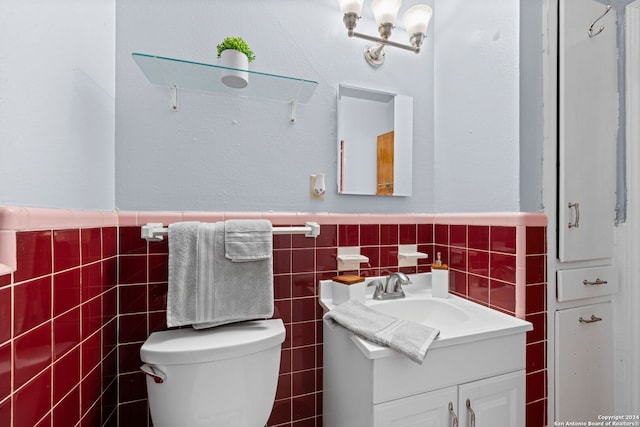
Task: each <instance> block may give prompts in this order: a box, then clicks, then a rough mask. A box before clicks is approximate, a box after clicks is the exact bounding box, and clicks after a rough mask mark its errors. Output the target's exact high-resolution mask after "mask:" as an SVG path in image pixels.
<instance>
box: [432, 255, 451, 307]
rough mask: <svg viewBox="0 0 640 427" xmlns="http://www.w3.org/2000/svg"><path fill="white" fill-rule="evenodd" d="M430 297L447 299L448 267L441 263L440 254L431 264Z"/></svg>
mask: <svg viewBox="0 0 640 427" xmlns="http://www.w3.org/2000/svg"><path fill="white" fill-rule="evenodd" d="M431 295H432V296H434V297H436V298H449V267H447V264H443V263H442V258H441V254H440V252H438V253H437V254H436V261H435V262H434V263H433V264H431Z"/></svg>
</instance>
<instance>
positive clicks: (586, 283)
mask: <svg viewBox="0 0 640 427" xmlns="http://www.w3.org/2000/svg"><path fill="white" fill-rule="evenodd" d="M607 283H609V282H607V281H606V280H600V279H599V278H598V279H596V280H595V281H592V280H587V279H584V280H583V281H582V284H583V285H585V286H586V285H606V284H607Z"/></svg>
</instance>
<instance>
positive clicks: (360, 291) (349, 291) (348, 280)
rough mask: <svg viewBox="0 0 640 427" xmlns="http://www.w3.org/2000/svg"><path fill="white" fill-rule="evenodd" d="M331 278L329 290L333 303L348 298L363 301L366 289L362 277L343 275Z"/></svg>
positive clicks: (344, 300) (339, 302)
mask: <svg viewBox="0 0 640 427" xmlns="http://www.w3.org/2000/svg"><path fill="white" fill-rule="evenodd" d="M331 280H333V283H332V286H331V288H332V289H331V292H332V293H333V303H334V304H336V305H338V304H342V303H343V302H346V301H348V300H350V299H355V300H358V301H361V302H364V296H365V290H366V286H365V284H364V277H360V276H350V275H344V276H335V277H332V278H331Z"/></svg>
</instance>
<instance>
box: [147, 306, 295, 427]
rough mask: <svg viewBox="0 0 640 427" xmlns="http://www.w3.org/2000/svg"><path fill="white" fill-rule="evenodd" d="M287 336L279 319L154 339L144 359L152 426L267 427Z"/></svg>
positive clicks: (163, 333) (154, 336)
mask: <svg viewBox="0 0 640 427" xmlns="http://www.w3.org/2000/svg"><path fill="white" fill-rule="evenodd" d="M284 337H285V329H284V325H283V323H282V320H280V319H270V320H257V321H249V322H242V323H234V324H230V325H225V326H219V327H216V328H211V329H204V330H199V331H196V330H193V329H191V328H186V329H175V330H170V331H161V332H154V333H153V334H151V335H150V336H149V338H148V339H147V341H146V342H145V343H144V344H143V345H142V348H141V349H140V358H141V359H142V361H143V362H144V363H145V365H143V366H142V367H141V369H142V370H143V371H144V372H145V373H146V374H147V391H148V394H149V406H150V409H151V418H152V419H153V425H154V427H217V426H219V427H227V426H233V427H263V426H264V425H265V424H266V423H267V420H268V418H269V415H270V413H271V409H272V407H273V401H274V398H275V393H276V387H277V384H278V373H279V368H280V346H281V344H282V342H283V341H284Z"/></svg>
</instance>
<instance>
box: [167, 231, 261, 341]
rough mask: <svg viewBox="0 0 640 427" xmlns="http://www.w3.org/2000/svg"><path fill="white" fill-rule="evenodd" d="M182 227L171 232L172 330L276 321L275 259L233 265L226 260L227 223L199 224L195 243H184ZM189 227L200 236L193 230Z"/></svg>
mask: <svg viewBox="0 0 640 427" xmlns="http://www.w3.org/2000/svg"><path fill="white" fill-rule="evenodd" d="M178 224H180V223H177V224H175V225H174V226H173V227H169V294H168V298H167V326H170V327H172V326H183V325H192V326H193V327H194V328H196V329H202V328H209V327H213V326H219V325H224V324H227V323H233V322H239V321H243V320H251V319H262V318H269V317H271V316H273V263H272V258H271V257H269V258H268V259H262V260H258V261H251V262H241V263H237V262H233V261H231V260H229V259H227V258H226V257H225V239H224V237H225V223H224V222H218V223H215V224H207V223H199V224H198V226H197V228H196V229H195V238H194V236H193V235H190V238H189V239H184V238H181V235H182V234H185V233H181V232H182V231H183V230H182V229H183V227H185V226H178V227H176V226H177V225H178ZM182 224H184V223H182ZM186 227H188V230H189V231H188V233H194V229H193V226H192V225H189V226H186ZM175 230H180V232H179V233H175ZM175 236H178V239H175V240H176V241H174V242H173V243H172V240H174V237H175ZM184 240H188V244H187V245H184ZM194 240H195V248H196V250H195V257H194V256H192V255H193V253H194V249H193V247H194ZM185 251H186V253H185ZM172 252H173V255H172ZM172 290H173V291H172ZM174 296H177V297H178V298H172V297H174Z"/></svg>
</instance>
